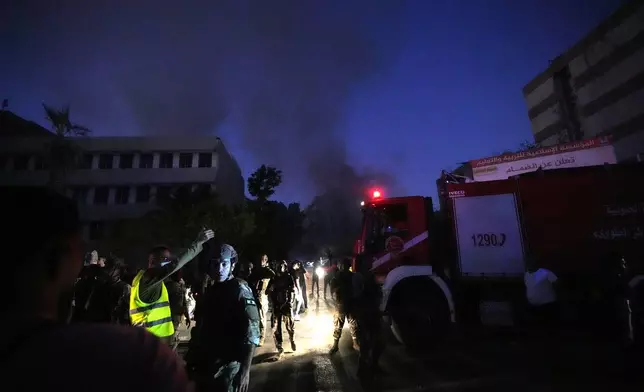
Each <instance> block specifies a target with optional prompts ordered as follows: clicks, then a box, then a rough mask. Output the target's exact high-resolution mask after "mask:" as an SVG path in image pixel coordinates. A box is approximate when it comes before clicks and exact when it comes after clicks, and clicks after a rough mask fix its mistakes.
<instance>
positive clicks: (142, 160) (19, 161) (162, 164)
mask: <svg viewBox="0 0 644 392" xmlns="http://www.w3.org/2000/svg"><path fill="white" fill-rule="evenodd" d="M212 155H213V154H212V153H210V152H202V153H199V155H198V158H197V162H194V160H193V156H194V154H193V153H191V152H185V153H179V162H178V166H179V167H180V168H191V167H200V168H207V167H212ZM115 156H116V155H115V154H98V155H94V154H84V155H83V157H82V159H81V162H80V169H86V170H89V169H92V168H94V160H95V159H98V165H97V167H98V168H99V169H116V168H118V169H132V168H135V166H136V168H138V169H152V168H153V167H154V154H153V153H143V154H138V158H139V159H138V162H135V154H118V157H119V159H118V164H116V165H115V163H114V157H115ZM32 158H33V159H34V170H46V169H47V164H46V162H45V160H44V159H42V157H41V156H33V155H27V154H20V155H16V156H14V157H13V166H12V169H13V170H29V163H30V161H31V159H32ZM7 163H8V159H7V157H0V169H4V168H6V167H7ZM115 166H118V167H115ZM158 167H159V168H161V169H171V168H173V167H174V154H173V153H171V152H167V153H160V154H159V166H158Z"/></svg>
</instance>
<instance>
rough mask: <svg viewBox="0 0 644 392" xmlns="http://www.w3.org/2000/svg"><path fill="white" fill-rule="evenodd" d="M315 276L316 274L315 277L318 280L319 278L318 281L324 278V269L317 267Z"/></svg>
mask: <svg viewBox="0 0 644 392" xmlns="http://www.w3.org/2000/svg"><path fill="white" fill-rule="evenodd" d="M315 274H316V275H317V276H318V278H320V279H322V278H324V274H325V272H324V268H322V267H317V268H316V269H315Z"/></svg>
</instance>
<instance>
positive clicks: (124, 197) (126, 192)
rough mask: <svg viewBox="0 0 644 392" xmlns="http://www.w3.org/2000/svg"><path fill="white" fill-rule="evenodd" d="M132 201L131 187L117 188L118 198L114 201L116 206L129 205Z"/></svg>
mask: <svg viewBox="0 0 644 392" xmlns="http://www.w3.org/2000/svg"><path fill="white" fill-rule="evenodd" d="M129 200H130V187H129V186H120V187H118V188H116V197H115V198H114V201H115V202H116V204H127V203H128V201H129Z"/></svg>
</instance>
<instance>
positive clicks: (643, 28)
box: [523, 1, 644, 160]
mask: <svg viewBox="0 0 644 392" xmlns="http://www.w3.org/2000/svg"><path fill="white" fill-rule="evenodd" d="M523 93H524V97H525V101H526V104H527V107H528V116H529V117H530V121H531V124H532V131H533V134H534V138H535V141H537V142H539V143H541V144H542V145H546V146H547V145H553V144H558V143H562V142H568V141H574V140H579V139H589V138H594V137H598V136H612V138H613V140H614V145H615V150H616V153H617V155H618V159H620V160H626V159H629V158H631V157H633V156H635V155H636V154H638V153H642V152H644V144H643V143H644V136H643V135H642V133H643V132H644V2H641V1H632V2H630V3H627V4H626V5H624V6H623V7H622V8H620V9H619V10H618V11H616V12H615V14H613V15H612V16H611V17H609V18H608V19H607V20H606V21H605V22H604V23H602V24H601V25H600V26H599V27H598V28H597V29H595V30H594V31H593V32H591V33H590V34H589V35H588V36H587V37H586V38H585V39H583V40H582V41H580V42H579V43H578V44H577V45H575V46H574V47H573V48H571V49H570V50H568V51H567V52H566V53H564V54H562V55H561V56H559V57H558V58H557V59H555V60H553V62H552V65H551V67H549V68H548V69H547V70H546V71H544V73H542V74H541V75H539V76H537V77H536V78H535V79H534V80H533V81H531V82H530V83H529V84H528V85H527V86H526V87H525V88H524V89H523Z"/></svg>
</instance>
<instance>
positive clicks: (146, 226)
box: [110, 166, 304, 261]
mask: <svg viewBox="0 0 644 392" xmlns="http://www.w3.org/2000/svg"><path fill="white" fill-rule="evenodd" d="M262 167H264V168H266V167H265V166H262ZM267 169H268V168H267ZM261 171H262V169H261V168H260V170H258V172H261ZM263 171H264V172H266V173H271V172H272V173H273V174H271V175H269V177H271V176H272V177H273V179H271V180H268V181H263V183H264V184H265V185H262V187H269V188H270V191H271V192H270V194H272V193H273V192H274V191H275V186H276V185H275V184H277V185H279V182H281V174H280V172H279V170H276V169H273V170H263ZM256 173H257V172H256ZM275 174H278V175H277V176H275ZM256 177H258V176H256ZM259 177H261V176H259ZM249 181H250V179H249ZM263 192H264V193H260V194H262V195H268V194H269V193H267V192H266V191H263ZM303 219H304V216H303V213H302V210H301V208H300V205H299V204H298V203H291V204H288V205H286V204H284V203H280V202H276V201H268V200H266V199H262V198H260V197H258V198H257V200H252V199H246V200H245V201H244V203H242V204H241V205H227V204H224V203H222V202H220V200H219V198H218V197H217V195H216V194H213V193H212V192H211V191H210V188H200V189H197V190H191V189H190V188H187V187H181V188H178V189H176V190H175V191H174V192H173V193H172V195H171V196H170V197H168V198H167V199H166V200H159V203H158V208H156V209H155V210H153V211H151V212H150V213H148V214H146V215H145V216H144V217H142V218H141V219H137V220H134V221H128V222H123V223H122V224H121V225H119V226H117V227H115V228H114V230H112V235H111V237H110V242H111V246H112V247H113V248H114V249H120V250H122V252H124V253H125V252H126V251H125V249H128V248H132V247H139V248H140V247H141V246H146V245H143V244H147V246H154V245H155V244H159V243H164V244H167V245H168V246H170V247H171V248H174V249H176V248H184V247H187V246H188V245H189V244H190V243H191V242H192V241H193V240H194V239H195V236H196V234H197V233H198V232H199V230H200V229H201V228H202V227H204V226H205V227H208V228H211V229H213V230H215V233H216V234H215V235H216V236H217V237H218V238H219V239H220V240H222V241H224V242H226V243H229V244H231V245H233V246H234V247H235V248H236V249H237V251H238V253H239V254H240V257H241V258H242V259H245V260H253V261H254V260H257V259H258V258H259V257H260V256H261V255H262V254H264V253H266V254H268V255H269V256H270V257H271V259H286V258H288V257H289V253H290V252H291V250H292V249H293V248H294V247H296V246H297V245H299V243H300V240H301V237H302V222H303Z"/></svg>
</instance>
